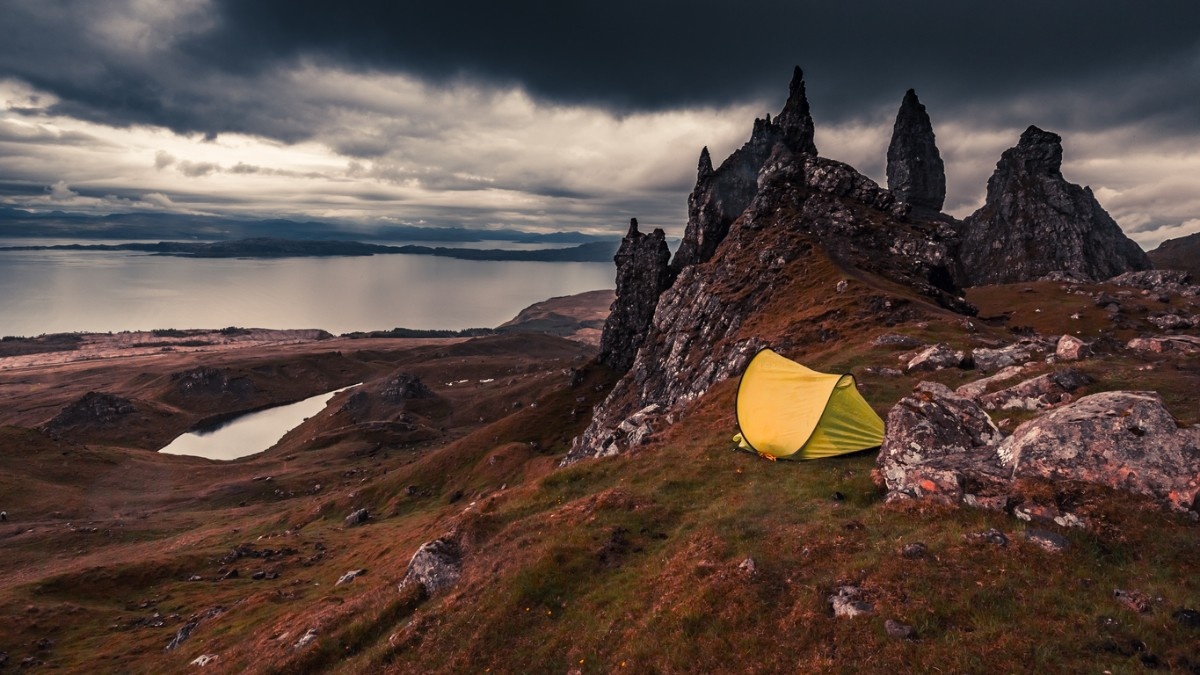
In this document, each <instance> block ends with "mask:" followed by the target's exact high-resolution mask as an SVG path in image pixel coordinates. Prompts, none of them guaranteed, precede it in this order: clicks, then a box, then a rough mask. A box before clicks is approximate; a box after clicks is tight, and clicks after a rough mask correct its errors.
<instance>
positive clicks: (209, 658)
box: [190, 654, 220, 668]
mask: <svg viewBox="0 0 1200 675" xmlns="http://www.w3.org/2000/svg"><path fill="white" fill-rule="evenodd" d="M218 658H220V654H201V655H200V656H197V657H196V658H194V659H192V661H191V664H190V665H193V666H199V667H201V668H203V667H205V666H207V665H208V664H210V663H212V662H214V661H216V660H217V659H218Z"/></svg>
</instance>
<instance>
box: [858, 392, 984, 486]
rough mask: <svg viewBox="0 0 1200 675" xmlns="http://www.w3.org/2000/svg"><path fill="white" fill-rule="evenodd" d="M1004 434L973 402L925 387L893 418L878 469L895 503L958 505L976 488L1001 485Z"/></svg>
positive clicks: (902, 404) (890, 414) (897, 409)
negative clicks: (903, 499) (930, 501)
mask: <svg viewBox="0 0 1200 675" xmlns="http://www.w3.org/2000/svg"><path fill="white" fill-rule="evenodd" d="M1000 439H1001V434H1000V430H999V429H998V428H996V425H995V424H994V423H992V420H991V418H990V417H988V414H987V413H986V412H984V411H983V409H982V408H980V407H979V406H978V405H976V404H975V403H974V402H973V401H971V400H970V399H967V398H964V397H962V396H959V395H958V394H956V393H954V392H953V391H951V390H950V389H949V388H948V387H946V386H945V385H942V384H938V383H936V382H921V383H920V384H918V385H917V386H916V388H915V389H914V390H913V392H912V393H911V394H909V395H908V396H905V397H904V398H903V399H901V400H900V402H899V403H897V404H896V405H895V406H893V407H892V409H891V411H889V412H888V416H887V432H886V434H885V435H884V438H883V445H882V447H881V448H880V451H879V456H878V458H877V459H876V464H877V466H878V470H879V474H878V476H879V478H880V479H881V480H882V482H883V484H884V486H885V487H886V489H887V490H888V492H889V495H888V496H889V499H891V498H894V497H903V496H909V497H924V498H933V499H936V500H939V501H945V502H950V503H957V502H959V501H961V500H962V499H964V497H965V495H966V494H968V491H969V490H971V489H972V488H973V486H974V485H976V484H979V483H981V482H983V483H989V484H990V483H996V482H1001V481H1002V480H1003V478H1002V477H1001V472H1000V464H999V461H998V459H997V457H996V453H995V447H996V445H997V444H998V443H999V442H1000Z"/></svg>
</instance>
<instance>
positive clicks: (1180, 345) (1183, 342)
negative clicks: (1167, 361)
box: [1125, 335, 1200, 354]
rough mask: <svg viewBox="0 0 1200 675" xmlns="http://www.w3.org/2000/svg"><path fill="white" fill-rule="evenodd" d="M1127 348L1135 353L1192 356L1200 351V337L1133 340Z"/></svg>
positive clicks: (1181, 336) (1186, 336)
mask: <svg viewBox="0 0 1200 675" xmlns="http://www.w3.org/2000/svg"><path fill="white" fill-rule="evenodd" d="M1125 346H1126V347H1128V348H1129V349H1132V350H1134V351H1139V352H1153V353H1155V354H1163V353H1167V352H1170V353H1180V354H1190V353H1193V352H1198V351H1200V337H1195V336H1192V335H1169V336H1163V337H1152V338H1133V339H1132V340H1130V341H1129V342H1127V343H1126V344H1125Z"/></svg>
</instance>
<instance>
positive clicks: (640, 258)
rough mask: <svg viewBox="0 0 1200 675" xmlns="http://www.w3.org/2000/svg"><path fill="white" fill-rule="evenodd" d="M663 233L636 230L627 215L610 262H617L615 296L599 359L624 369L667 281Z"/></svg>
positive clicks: (635, 220)
mask: <svg viewBox="0 0 1200 675" xmlns="http://www.w3.org/2000/svg"><path fill="white" fill-rule="evenodd" d="M670 258H671V251H670V249H668V248H667V235H666V234H665V233H664V232H663V231H662V230H661V229H656V230H654V232H652V233H650V234H642V233H641V232H639V231H638V221H637V218H630V219H629V233H628V234H626V235H625V238H624V239H622V240H621V248H620V249H618V250H617V255H616V256H615V257H614V258H613V262H615V263H616V264H617V299H616V300H613V304H612V311H611V312H610V313H609V315H608V319H607V320H606V321H605V322H604V332H603V333H602V334H601V336H600V362H601V363H603V364H605V365H607V366H608V367H610V368H612V369H613V370H615V371H617V372H619V373H624V372H625V371H627V370H629V366H631V365H633V359H634V357H635V356H637V350H638V347H640V346H641V344H642V340H643V339H644V338H645V337H646V332H647V331H648V330H649V329H650V319H652V318H653V317H654V308H655V306H657V305H658V296H659V295H661V294H662V292H663V291H665V290H666V289H667V286H669V285H670V283H671V282H670V279H671V277H670V274H669V273H668V271H667V261H668V260H670Z"/></svg>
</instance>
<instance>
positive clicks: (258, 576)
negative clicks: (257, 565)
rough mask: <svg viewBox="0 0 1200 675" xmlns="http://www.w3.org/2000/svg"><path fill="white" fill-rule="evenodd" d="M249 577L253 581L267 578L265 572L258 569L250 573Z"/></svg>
mask: <svg viewBox="0 0 1200 675" xmlns="http://www.w3.org/2000/svg"><path fill="white" fill-rule="evenodd" d="M250 578H251V579H253V580H254V581H262V580H263V579H266V578H267V573H266V572H264V571H262V570H259V571H257V572H255V573H254V574H251V575H250Z"/></svg>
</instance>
